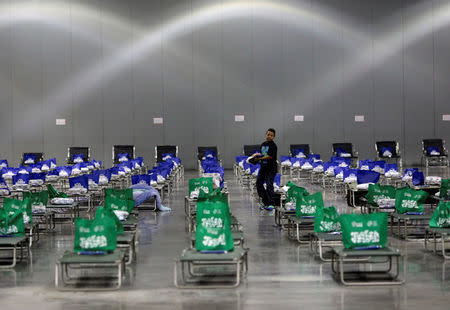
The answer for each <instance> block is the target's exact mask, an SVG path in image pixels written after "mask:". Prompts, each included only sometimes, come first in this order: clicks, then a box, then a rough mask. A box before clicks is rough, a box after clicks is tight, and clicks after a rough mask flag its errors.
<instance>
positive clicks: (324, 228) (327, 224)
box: [314, 206, 341, 233]
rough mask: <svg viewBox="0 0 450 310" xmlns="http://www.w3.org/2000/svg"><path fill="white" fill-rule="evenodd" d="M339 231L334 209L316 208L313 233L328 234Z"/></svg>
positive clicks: (337, 215)
mask: <svg viewBox="0 0 450 310" xmlns="http://www.w3.org/2000/svg"><path fill="white" fill-rule="evenodd" d="M340 230H341V224H340V223H339V214H338V213H337V211H336V207H333V206H331V207H327V208H318V209H317V211H316V216H315V217H314V231H315V232H318V233H328V232H335V231H340Z"/></svg>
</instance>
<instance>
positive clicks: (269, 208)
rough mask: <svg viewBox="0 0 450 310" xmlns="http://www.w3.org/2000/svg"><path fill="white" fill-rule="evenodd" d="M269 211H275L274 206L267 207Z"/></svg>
mask: <svg viewBox="0 0 450 310" xmlns="http://www.w3.org/2000/svg"><path fill="white" fill-rule="evenodd" d="M264 209H266V210H267V211H273V209H274V207H273V206H272V205H270V206H267V207H265V208H264Z"/></svg>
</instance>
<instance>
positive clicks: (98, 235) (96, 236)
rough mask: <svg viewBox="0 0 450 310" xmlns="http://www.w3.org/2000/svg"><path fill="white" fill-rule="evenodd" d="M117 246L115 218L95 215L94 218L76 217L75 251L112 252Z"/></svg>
mask: <svg viewBox="0 0 450 310" xmlns="http://www.w3.org/2000/svg"><path fill="white" fill-rule="evenodd" d="M116 247H117V232H116V224H115V223H114V220H112V219H111V218H109V217H102V218H100V217H95V218H94V219H93V220H88V219H82V218H76V219H75V240H74V248H73V250H74V252H75V253H79V252H82V251H105V252H112V251H114V250H115V249H116Z"/></svg>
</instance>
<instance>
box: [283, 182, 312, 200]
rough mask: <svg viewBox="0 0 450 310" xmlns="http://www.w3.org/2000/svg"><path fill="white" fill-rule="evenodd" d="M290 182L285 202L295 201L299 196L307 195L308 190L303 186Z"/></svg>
mask: <svg viewBox="0 0 450 310" xmlns="http://www.w3.org/2000/svg"><path fill="white" fill-rule="evenodd" d="M288 184H289V183H288ZM292 184H293V185H292V186H291V187H289V189H288V191H287V193H286V203H288V202H292V203H297V200H298V199H299V198H300V197H302V196H307V195H309V193H308V191H307V190H306V189H305V188H303V187H300V186H297V185H295V184H294V183H292Z"/></svg>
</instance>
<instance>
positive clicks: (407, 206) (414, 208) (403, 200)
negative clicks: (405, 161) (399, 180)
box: [395, 187, 429, 214]
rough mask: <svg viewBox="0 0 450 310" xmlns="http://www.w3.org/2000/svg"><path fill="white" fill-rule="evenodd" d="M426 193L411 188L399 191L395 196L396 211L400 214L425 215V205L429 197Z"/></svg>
mask: <svg viewBox="0 0 450 310" xmlns="http://www.w3.org/2000/svg"><path fill="white" fill-rule="evenodd" d="M428 195H429V194H428V193H427V192H425V191H416V190H413V189H411V188H409V187H405V188H402V189H398V190H397V193H396V194H395V210H397V212H398V213H400V214H403V213H423V210H424V208H423V203H424V201H425V200H426V199H427V197H428Z"/></svg>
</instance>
